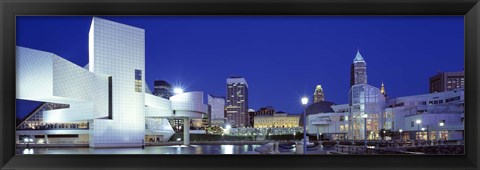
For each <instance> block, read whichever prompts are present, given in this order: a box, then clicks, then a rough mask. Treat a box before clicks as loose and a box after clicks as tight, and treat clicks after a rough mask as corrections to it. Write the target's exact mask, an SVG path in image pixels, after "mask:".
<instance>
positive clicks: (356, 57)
mask: <svg viewBox="0 0 480 170" xmlns="http://www.w3.org/2000/svg"><path fill="white" fill-rule="evenodd" d="M353 62H354V63H356V62H365V60H364V59H363V57H362V55H361V54H360V50H359V49H357V55H356V56H355V59H353Z"/></svg>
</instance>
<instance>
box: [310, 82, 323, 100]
mask: <svg viewBox="0 0 480 170" xmlns="http://www.w3.org/2000/svg"><path fill="white" fill-rule="evenodd" d="M321 101H325V94H324V93H323V88H322V85H317V87H316V88H315V92H314V93H313V103H317V102H321Z"/></svg>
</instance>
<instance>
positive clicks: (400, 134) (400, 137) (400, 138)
mask: <svg viewBox="0 0 480 170" xmlns="http://www.w3.org/2000/svg"><path fill="white" fill-rule="evenodd" d="M398 132H400V140H402V132H403V130H402V129H400V130H398Z"/></svg>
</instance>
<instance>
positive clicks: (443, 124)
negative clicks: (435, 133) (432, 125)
mask: <svg viewBox="0 0 480 170" xmlns="http://www.w3.org/2000/svg"><path fill="white" fill-rule="evenodd" d="M438 125H440V126H441V127H443V126H445V122H443V121H441V122H440V123H439V124H438ZM442 130H443V128H442ZM444 136H445V135H444ZM439 139H440V136H439ZM445 140H446V139H445Z"/></svg>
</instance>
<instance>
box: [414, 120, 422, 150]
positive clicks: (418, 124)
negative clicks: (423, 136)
mask: <svg viewBox="0 0 480 170" xmlns="http://www.w3.org/2000/svg"><path fill="white" fill-rule="evenodd" d="M415 122H416V123H417V127H418V129H417V133H418V139H417V141H418V142H420V123H422V120H420V119H417V120H416V121H415ZM415 136H417V135H415ZM419 144H420V143H419Z"/></svg>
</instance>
